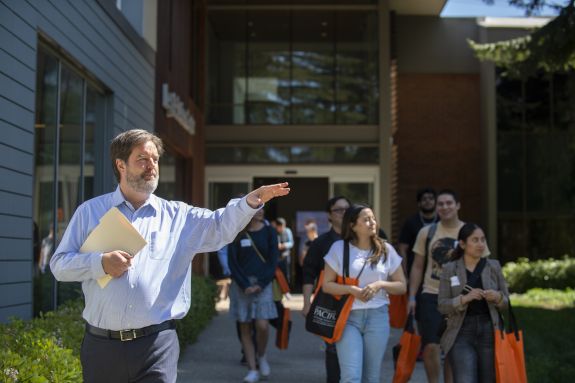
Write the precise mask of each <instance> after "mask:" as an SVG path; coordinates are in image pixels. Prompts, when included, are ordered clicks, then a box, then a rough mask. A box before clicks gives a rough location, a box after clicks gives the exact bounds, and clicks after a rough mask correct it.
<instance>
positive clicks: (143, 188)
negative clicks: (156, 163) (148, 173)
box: [126, 173, 158, 194]
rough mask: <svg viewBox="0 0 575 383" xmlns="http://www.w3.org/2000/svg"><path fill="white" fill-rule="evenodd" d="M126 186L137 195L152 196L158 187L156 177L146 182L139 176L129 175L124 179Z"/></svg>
mask: <svg viewBox="0 0 575 383" xmlns="http://www.w3.org/2000/svg"><path fill="white" fill-rule="evenodd" d="M126 181H127V182H128V185H130V187H131V188H132V189H134V190H135V191H137V192H138V193H146V194H152V193H153V192H154V191H156V188H157V187H158V177H157V176H156V177H154V178H153V179H151V180H150V181H146V180H145V179H144V178H142V177H141V176H136V177H132V176H131V175H130V174H129V173H128V175H127V177H126Z"/></svg>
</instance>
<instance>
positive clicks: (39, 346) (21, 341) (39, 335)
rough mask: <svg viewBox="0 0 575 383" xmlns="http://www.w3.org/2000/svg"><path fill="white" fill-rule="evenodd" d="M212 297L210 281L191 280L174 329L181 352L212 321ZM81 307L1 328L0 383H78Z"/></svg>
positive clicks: (214, 293)
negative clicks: (184, 313) (189, 302)
mask: <svg viewBox="0 0 575 383" xmlns="http://www.w3.org/2000/svg"><path fill="white" fill-rule="evenodd" d="M216 297H217V288H216V285H215V283H214V282H213V281H212V280H211V279H208V278H204V277H198V276H194V277H193V278H192V306H191V308H190V311H189V313H188V315H187V316H186V317H184V318H183V319H182V320H179V321H178V322H177V328H176V330H177V331H178V337H179V339H180V348H181V350H183V349H184V347H185V346H186V345H187V344H189V343H192V342H194V341H195V340H196V339H197V336H198V334H199V333H200V332H201V331H202V329H203V328H204V327H205V326H206V325H207V324H208V323H209V322H210V320H211V318H212V317H213V316H214V314H215V312H216V311H215V300H216ZM83 305H84V303H83V301H81V300H76V301H72V302H68V303H66V304H65V305H63V306H62V307H60V308H59V309H58V310H56V311H53V312H48V313H45V314H41V315H40V317H38V318H34V319H32V320H30V321H22V320H19V319H13V320H12V321H11V322H10V323H8V324H0V344H1V345H2V352H0V382H6V383H8V382H9V383H12V382H31V383H48V382H49V383H61V382H62V383H63V382H66V383H68V382H82V367H81V365H80V346H81V343H82V338H83V334H84V321H83V319H82V309H83Z"/></svg>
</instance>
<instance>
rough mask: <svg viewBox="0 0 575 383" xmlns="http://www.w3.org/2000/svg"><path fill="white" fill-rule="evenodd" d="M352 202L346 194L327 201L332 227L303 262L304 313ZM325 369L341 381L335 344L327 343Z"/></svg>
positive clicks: (330, 377) (308, 306)
mask: <svg viewBox="0 0 575 383" xmlns="http://www.w3.org/2000/svg"><path fill="white" fill-rule="evenodd" d="M350 205H351V202H350V201H349V200H348V199H347V198H346V197H344V196H337V197H333V198H331V199H330V200H329V201H327V205H326V208H325V211H326V212H327V215H328V220H329V222H330V223H331V229H330V231H328V232H327V233H323V234H322V235H320V236H319V237H317V238H316V239H315V240H314V241H313V242H312V243H311V245H310V247H309V250H308V251H307V255H306V257H305V259H304V263H303V309H302V314H303V315H304V316H307V313H308V312H309V309H310V306H311V295H312V293H313V290H314V285H315V283H316V281H317V280H318V278H319V275H320V273H321V271H322V270H323V266H324V261H323V257H324V256H325V255H326V254H327V252H328V251H329V249H330V247H331V245H332V244H333V243H334V242H335V241H338V240H340V239H341V224H342V220H343V213H345V211H346V210H347V208H349V206H350ZM325 369H326V373H327V382H328V383H332V382H333V383H335V382H339V363H338V360H337V352H336V349H335V344H328V343H326V348H325Z"/></svg>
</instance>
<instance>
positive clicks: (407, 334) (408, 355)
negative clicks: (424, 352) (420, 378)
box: [393, 314, 421, 383]
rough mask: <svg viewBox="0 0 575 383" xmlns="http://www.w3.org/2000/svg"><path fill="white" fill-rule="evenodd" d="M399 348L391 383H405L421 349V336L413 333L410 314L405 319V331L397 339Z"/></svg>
mask: <svg viewBox="0 0 575 383" xmlns="http://www.w3.org/2000/svg"><path fill="white" fill-rule="evenodd" d="M399 347H400V349H399V356H398V357H397V362H396V364H395V374H394V375H393V383H406V382H408V381H409V379H410V378H411V374H412V373H413V369H414V368H415V362H416V361H417V354H418V353H419V349H420V347H421V336H419V335H417V334H416V333H415V330H414V324H413V315H412V314H410V315H409V316H408V317H407V319H406V323H405V330H403V334H401V338H400V339H399Z"/></svg>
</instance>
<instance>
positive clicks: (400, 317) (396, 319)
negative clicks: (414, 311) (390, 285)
mask: <svg viewBox="0 0 575 383" xmlns="http://www.w3.org/2000/svg"><path fill="white" fill-rule="evenodd" d="M406 320H407V294H402V295H391V294H389V325H390V326H391V327H393V328H404V327H405V321H406Z"/></svg>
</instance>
